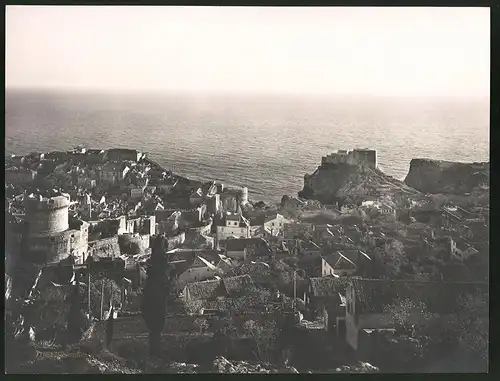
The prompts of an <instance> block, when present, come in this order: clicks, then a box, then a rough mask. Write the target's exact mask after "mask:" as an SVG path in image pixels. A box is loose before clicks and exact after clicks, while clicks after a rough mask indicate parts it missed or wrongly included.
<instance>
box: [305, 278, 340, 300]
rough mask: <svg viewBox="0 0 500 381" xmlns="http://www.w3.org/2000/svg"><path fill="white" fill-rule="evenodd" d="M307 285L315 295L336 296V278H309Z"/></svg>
mask: <svg viewBox="0 0 500 381" xmlns="http://www.w3.org/2000/svg"><path fill="white" fill-rule="evenodd" d="M309 285H310V287H311V290H312V293H313V295H314V296H316V297H325V296H331V297H335V296H338V290H337V288H336V278H333V277H320V278H319V277H318V278H309Z"/></svg>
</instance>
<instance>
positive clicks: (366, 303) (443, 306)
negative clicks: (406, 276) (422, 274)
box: [345, 278, 489, 350]
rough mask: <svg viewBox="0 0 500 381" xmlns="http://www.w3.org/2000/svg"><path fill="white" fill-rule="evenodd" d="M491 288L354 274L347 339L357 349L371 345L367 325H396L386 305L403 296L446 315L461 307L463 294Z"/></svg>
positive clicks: (349, 292) (348, 303)
mask: <svg viewBox="0 0 500 381" xmlns="http://www.w3.org/2000/svg"><path fill="white" fill-rule="evenodd" d="M488 288H489V285H488V284H487V283H468V282H429V281H427V282H422V281H405V280H382V279H363V278H352V279H351V280H350V282H349V284H348V286H347V290H346V318H345V321H346V341H347V343H348V345H349V346H350V347H351V348H353V349H354V350H358V349H360V348H361V349H363V346H365V345H366V346H367V347H368V346H369V342H367V340H368V337H367V336H366V335H365V334H364V330H365V329H392V328H394V323H393V322H392V319H391V314H390V313H389V312H387V310H386V306H388V305H393V304H397V303H399V302H400V301H401V300H403V299H411V300H412V301H414V302H416V303H418V302H424V303H425V305H426V306H427V309H428V311H429V312H431V313H438V314H440V315H441V316H442V317H443V318H446V317H449V316H451V314H452V313H453V312H455V311H459V310H460V306H459V304H458V298H459V297H460V296H463V295H465V294H467V293H470V294H475V293H476V292H478V291H479V292H481V293H482V294H486V293H487V292H488ZM486 313H487V312H486ZM414 318H415V319H418V318H419V315H418V314H415V317H414ZM415 322H417V321H415Z"/></svg>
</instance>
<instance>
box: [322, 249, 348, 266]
mask: <svg viewBox="0 0 500 381" xmlns="http://www.w3.org/2000/svg"><path fill="white" fill-rule="evenodd" d="M324 259H325V261H326V262H327V263H328V264H329V265H330V266H331V267H332V268H333V269H335V270H355V269H356V262H354V261H353V260H352V259H350V258H349V257H347V256H345V255H343V254H342V253H341V252H339V251H338V252H336V253H333V254H330V255H327V256H326V257H325V258H324Z"/></svg>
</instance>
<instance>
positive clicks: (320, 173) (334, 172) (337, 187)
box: [299, 164, 419, 204]
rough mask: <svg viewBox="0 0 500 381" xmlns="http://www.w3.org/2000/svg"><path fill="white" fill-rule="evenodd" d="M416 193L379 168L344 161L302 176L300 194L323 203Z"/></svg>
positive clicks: (417, 193)
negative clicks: (354, 164)
mask: <svg viewBox="0 0 500 381" xmlns="http://www.w3.org/2000/svg"><path fill="white" fill-rule="evenodd" d="M403 194H404V195H415V196H417V195H419V192H418V191H416V190H415V189H412V188H411V187H410V186H408V185H406V184H404V183H403V182H401V181H399V180H396V179H394V178H392V177H390V176H388V175H386V174H384V173H383V172H382V171H380V170H378V169H375V170H373V169H370V168H366V167H361V166H353V165H347V164H328V165H320V166H319V167H318V168H317V169H316V171H315V172H314V173H313V174H312V175H305V176H304V188H303V189H302V190H301V191H300V192H299V197H303V198H306V199H311V200H318V201H321V202H322V203H324V204H334V203H335V202H337V201H341V202H342V201H345V199H346V198H350V200H349V201H350V202H357V201H360V200H362V199H364V198H365V197H366V196H380V195H389V196H391V197H396V198H397V195H403Z"/></svg>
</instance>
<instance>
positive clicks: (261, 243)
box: [220, 238, 272, 260]
mask: <svg viewBox="0 0 500 381" xmlns="http://www.w3.org/2000/svg"><path fill="white" fill-rule="evenodd" d="M220 244H221V247H222V248H223V249H224V251H225V255H227V256H228V257H229V258H233V259H239V260H247V259H250V258H251V257H255V256H262V255H271V254H272V251H271V249H270V248H269V244H268V243H267V242H266V241H265V240H264V239H262V238H241V239H228V240H225V241H223V242H221V243H220Z"/></svg>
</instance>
